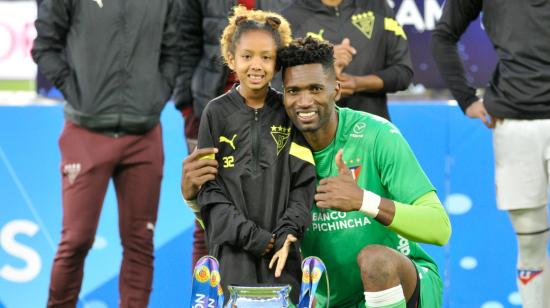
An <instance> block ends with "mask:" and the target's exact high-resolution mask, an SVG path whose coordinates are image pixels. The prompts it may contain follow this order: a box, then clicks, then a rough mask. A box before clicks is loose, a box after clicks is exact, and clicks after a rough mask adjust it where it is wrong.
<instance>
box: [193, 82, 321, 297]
mask: <svg viewBox="0 0 550 308" xmlns="http://www.w3.org/2000/svg"><path fill="white" fill-rule="evenodd" d="M211 146H215V147H217V148H218V149H219V152H218V153H217V154H216V159H217V160H218V163H219V168H218V176H217V178H216V180H215V181H210V182H208V183H206V184H204V185H203V187H202V188H201V190H200V192H199V195H198V204H199V206H201V216H202V218H203V220H204V223H205V227H206V241H207V245H208V249H209V252H210V254H212V255H214V256H215V257H217V258H218V259H219V261H220V270H221V281H222V285H223V287H224V290H227V289H226V287H227V285H256V284H261V283H285V284H290V285H291V286H292V293H291V295H292V299H293V301H294V302H296V301H297V300H298V295H299V290H300V282H301V271H300V263H301V256H300V252H299V247H298V246H299V245H296V244H295V245H292V249H291V253H290V254H289V258H288V260H287V263H286V266H285V271H284V273H283V275H282V277H281V278H280V279H275V278H274V271H273V270H269V269H268V264H269V261H270V259H271V256H272V254H273V252H275V251H277V250H278V249H279V248H281V246H282V244H283V243H284V241H285V239H286V235H287V234H293V235H295V236H296V237H298V238H301V237H302V234H303V233H304V231H305V229H306V228H307V227H308V225H309V224H310V222H311V212H310V210H311V206H312V205H313V195H314V193H315V186H316V175H315V166H314V162H313V155H312V153H311V150H310V149H309V148H308V147H307V144H306V142H305V140H304V139H303V136H302V135H301V134H300V133H299V132H298V131H297V130H296V129H295V128H294V127H293V126H292V122H291V121H290V119H289V118H288V116H287V115H286V112H285V109H284V106H283V97H282V94H281V93H279V92H276V91H275V90H272V89H270V90H269V93H268V95H267V98H266V101H265V104H264V107H262V108H261V109H253V108H251V107H249V106H247V105H246V103H245V101H244V98H243V97H242V96H241V95H240V94H239V93H238V92H237V90H236V86H234V87H233V88H232V89H231V91H229V92H228V93H226V94H224V95H222V96H220V97H218V98H216V99H214V100H213V101H211V102H210V103H209V104H208V105H207V106H206V109H205V110H204V112H203V114H202V118H201V124H200V129H199V140H198V147H199V148H205V147H211ZM272 235H274V236H275V239H276V242H275V247H274V248H273V250H272V252H271V253H269V254H267V255H265V256H261V254H262V253H263V252H264V250H265V249H266V247H267V245H268V243H269V241H270V239H271V238H272Z"/></svg>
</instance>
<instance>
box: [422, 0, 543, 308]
mask: <svg viewBox="0 0 550 308" xmlns="http://www.w3.org/2000/svg"><path fill="white" fill-rule="evenodd" d="M482 11H483V17H482V21H483V25H484V27H485V31H486V32H487V35H488V36H489V38H490V39H491V42H492V43H493V46H494V48H495V50H496V53H497V55H498V58H499V62H498V64H497V67H496V69H495V71H494V73H493V78H492V80H491V82H490V84H489V86H488V87H487V89H486V92H485V97H484V98H483V99H482V98H479V97H478V96H477V95H476V89H474V88H473V87H472V85H471V84H470V83H469V82H468V80H467V79H466V76H465V73H464V68H463V65H462V62H461V60H460V57H459V55H458V51H457V42H458V41H459V39H460V37H461V36H462V34H464V32H465V31H466V29H467V28H468V26H469V25H470V24H471V23H472V22H473V21H474V20H476V19H477V17H478V16H480V14H481V12H482ZM432 51H433V55H434V57H435V60H436V62H437V64H438V67H439V70H440V71H441V75H442V76H443V79H444V80H445V82H446V83H447V85H448V86H449V88H450V90H451V93H452V94H453V96H454V98H455V99H456V100H457V101H458V104H459V106H460V108H461V109H462V111H463V112H464V113H465V114H466V116H468V117H470V118H473V119H479V120H481V121H482V122H483V124H485V126H487V127H488V128H493V129H494V131H493V145H494V152H495V165H496V166H495V180H496V197H497V206H498V208H499V209H500V210H505V211H508V214H509V217H510V220H511V222H512V225H513V227H514V230H515V232H516V236H517V241H518V260H517V285H518V288H519V291H520V295H521V300H522V304H523V307H525V308H540V307H546V308H548V307H550V295H549V294H550V262H549V259H548V231H549V226H548V181H549V174H550V1H548V0H524V1H497V0H448V1H447V2H446V3H445V6H444V8H443V14H442V16H441V19H440V20H439V22H438V23H437V25H436V28H435V30H434V32H433V34H432Z"/></svg>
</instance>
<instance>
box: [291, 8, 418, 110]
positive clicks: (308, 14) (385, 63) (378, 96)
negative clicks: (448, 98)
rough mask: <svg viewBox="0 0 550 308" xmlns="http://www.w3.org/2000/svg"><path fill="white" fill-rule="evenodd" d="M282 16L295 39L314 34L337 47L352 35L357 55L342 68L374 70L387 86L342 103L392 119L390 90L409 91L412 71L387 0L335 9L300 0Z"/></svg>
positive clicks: (403, 38)
mask: <svg viewBox="0 0 550 308" xmlns="http://www.w3.org/2000/svg"><path fill="white" fill-rule="evenodd" d="M369 12H370V13H369ZM282 15H283V16H284V17H285V18H286V19H287V20H288V21H289V22H290V24H291V26H292V36H293V37H295V38H297V37H305V36H307V35H311V34H314V35H317V37H319V36H320V37H321V38H322V39H325V40H327V41H329V42H331V43H332V44H335V45H337V44H340V43H341V42H342V40H343V39H344V38H346V37H347V38H349V39H350V41H351V46H353V47H355V49H356V50H357V54H356V55H355V56H354V57H353V61H352V62H351V63H350V64H349V65H348V66H347V67H346V68H345V69H344V71H343V72H344V73H347V74H350V75H356V76H364V75H370V74H374V75H376V76H378V77H380V79H382V80H383V81H384V88H383V89H382V90H381V91H379V92H356V93H355V94H354V95H352V96H350V97H346V98H343V99H341V100H340V101H338V105H339V106H342V107H349V108H353V109H355V110H362V111H366V112H370V113H373V114H376V115H379V116H382V117H384V118H386V119H389V114H388V106H387V101H388V99H387V96H386V93H389V92H396V91H399V90H404V89H407V87H408V86H409V84H410V83H411V81H412V77H413V70H412V64H411V59H410V55H409V47H408V43H407V39H406V35H405V34H404V32H402V31H403V29H402V28H401V26H399V25H398V24H397V22H396V21H395V19H394V14H393V11H392V10H391V8H390V7H389V6H388V4H387V2H386V0H369V1H366V0H343V1H342V3H341V4H340V5H339V6H338V7H336V8H334V7H329V6H326V5H324V4H322V2H321V0H295V1H293V3H292V5H290V6H288V7H287V8H286V9H284V10H283V11H282ZM370 25H372V26H370ZM360 28H362V29H363V30H364V31H361V30H360Z"/></svg>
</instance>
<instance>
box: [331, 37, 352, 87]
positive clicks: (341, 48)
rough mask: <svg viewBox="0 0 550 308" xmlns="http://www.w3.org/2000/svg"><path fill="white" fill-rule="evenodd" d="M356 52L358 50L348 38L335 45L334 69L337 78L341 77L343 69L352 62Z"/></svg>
mask: <svg viewBox="0 0 550 308" xmlns="http://www.w3.org/2000/svg"><path fill="white" fill-rule="evenodd" d="M356 53H357V50H355V48H353V47H352V46H351V44H350V40H349V39H348V38H345V39H343V40H342V43H340V44H338V45H334V70H335V71H336V77H337V78H338V77H340V74H341V73H342V70H343V69H344V68H346V66H348V65H349V64H350V63H351V61H352V60H353V56H354V55H355V54H356Z"/></svg>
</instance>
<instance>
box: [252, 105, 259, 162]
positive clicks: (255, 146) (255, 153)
mask: <svg viewBox="0 0 550 308" xmlns="http://www.w3.org/2000/svg"><path fill="white" fill-rule="evenodd" d="M259 118H260V110H259V109H254V122H252V134H253V135H252V160H253V168H254V169H253V170H254V171H257V170H258V169H259V165H260V157H259V156H260V127H261V125H260V123H259V121H258V120H259Z"/></svg>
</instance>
